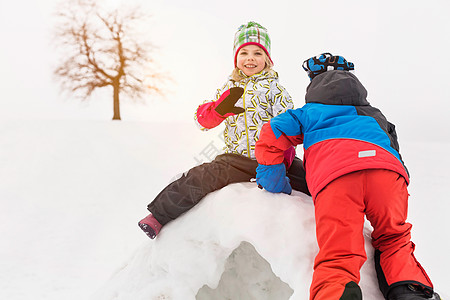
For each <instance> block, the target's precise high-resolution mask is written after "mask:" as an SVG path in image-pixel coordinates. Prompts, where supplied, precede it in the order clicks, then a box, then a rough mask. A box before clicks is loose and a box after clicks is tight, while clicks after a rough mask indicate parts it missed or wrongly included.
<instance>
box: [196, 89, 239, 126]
mask: <svg viewBox="0 0 450 300" xmlns="http://www.w3.org/2000/svg"><path fill="white" fill-rule="evenodd" d="M243 93H244V89H243V88H241V87H232V88H231V89H229V90H227V91H225V92H224V93H223V94H222V95H221V96H220V98H219V99H218V100H217V101H213V102H207V103H205V104H202V105H200V106H199V107H198V108H197V121H198V122H199V123H200V124H201V125H202V126H203V127H205V128H214V127H216V126H217V125H219V124H220V123H221V122H222V121H223V120H225V119H226V118H227V117H229V116H233V115H236V114H240V113H243V112H244V111H245V110H244V109H243V108H242V107H236V106H234V105H235V104H236V102H237V101H238V100H239V98H240V97H241V96H242V94H243Z"/></svg>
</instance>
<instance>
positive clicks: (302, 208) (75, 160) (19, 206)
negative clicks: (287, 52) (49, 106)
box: [0, 121, 450, 300]
mask: <svg viewBox="0 0 450 300" xmlns="http://www.w3.org/2000/svg"><path fill="white" fill-rule="evenodd" d="M0 125H1V126H0V149H1V150H0V180H1V187H0V205H1V209H0V223H1V224H0V236H1V240H2V246H1V247H0V299H13V300H14V299H30V298H31V299H45V300H53V299H55V300H56V299H58V300H59V299H66V300H70V299H93V300H94V299H95V300H112V299H115V300H119V299H126V300H139V299H146V300H149V299H151V300H154V299H155V300H156V299H159V300H161V299H174V300H175V299H183V300H188V299H199V300H205V299H233V300H234V299H277V300H278V299H307V298H308V291H309V285H310V282H311V276H312V265H313V260H314V256H315V254H316V253H317V245H316V242H315V233H314V214H313V203H312V200H311V198H310V197H308V196H306V195H304V194H302V193H299V192H294V193H293V194H292V195H285V194H271V193H268V192H266V191H263V190H260V189H258V188H257V187H256V185H255V183H253V182H248V183H238V184H233V185H230V186H227V187H225V188H223V189H222V190H219V191H216V192H214V193H211V194H209V195H208V196H206V197H205V198H204V199H203V200H202V201H201V202H200V204H199V205H197V206H196V207H194V208H193V209H192V210H190V211H189V212H188V213H186V214H184V215H182V216H181V217H180V218H178V219H177V220H176V221H174V222H171V223H169V224H167V225H166V226H165V227H164V228H163V229H162V231H161V233H160V235H159V236H158V237H157V238H156V239H155V240H150V239H148V238H147V237H146V236H145V234H144V233H142V232H141V231H140V229H139V228H138V226H137V222H138V221H139V220H140V219H141V218H143V217H144V216H145V215H146V214H147V211H146V205H147V203H148V202H150V201H151V200H152V199H153V197H154V196H156V194H157V193H159V191H160V190H161V189H162V188H164V187H165V186H166V185H167V184H168V183H169V182H170V180H172V179H173V178H174V176H175V175H176V174H179V173H181V172H183V171H186V170H188V169H189V168H191V167H192V166H194V165H195V164H196V163H199V162H200V161H201V160H207V157H206V153H210V154H211V152H210V151H209V152H207V151H205V149H215V148H216V147H217V148H220V147H221V141H220V139H219V138H218V137H217V136H218V135H220V134H219V133H220V130H218V131H215V132H213V133H204V132H200V131H198V129H197V128H195V125H193V124H165V123H154V124H152V123H139V122H86V121H83V122H78V121H29V122H27V121H3V122H2V123H1V124H0ZM175 141H176V143H175ZM400 141H401V140H400ZM211 145H213V146H214V147H211ZM401 145H402V147H403V151H402V153H403V158H404V159H405V161H406V163H407V165H408V166H409V169H410V171H411V173H412V174H413V180H412V183H411V186H410V193H411V198H410V216H409V218H410V219H409V221H410V222H412V223H413V225H414V227H413V240H414V242H415V243H416V245H417V248H416V256H417V258H418V259H419V261H420V262H421V263H422V265H423V266H424V267H425V269H426V270H427V272H428V273H429V275H430V277H431V279H432V280H433V282H434V284H435V287H436V290H437V291H438V292H439V293H440V294H441V295H442V296H443V298H448V296H447V295H448V290H447V291H446V290H445V289H448V286H447V283H448V282H450V278H449V275H448V272H446V271H447V270H448V269H449V260H448V256H447V255H448V253H449V250H450V246H449V242H448V237H447V232H448V229H449V226H448V222H447V221H446V215H447V213H448V211H449V210H448V208H449V203H448V201H447V199H446V195H447V192H446V190H444V189H445V187H446V183H448V179H449V177H448V174H447V173H446V170H448V168H449V166H450V163H449V159H448V156H446V153H447V152H448V150H449V148H450V147H449V146H450V145H449V144H448V143H436V144H430V143H428V144H420V143H409V144H407V146H405V145H404V144H401ZM424 153H426V155H424ZM370 231H371V228H370V225H369V224H368V223H366V226H365V229H364V236H365V240H366V245H365V246H366V251H367V256H368V259H367V262H366V264H365V265H364V266H363V269H362V271H361V282H360V285H361V287H362V290H363V295H364V299H366V300H378V299H382V296H381V294H380V292H379V290H378V287H377V281H376V275H375V271H374V265H373V248H372V247H371V245H370ZM446 293H447V294H446Z"/></svg>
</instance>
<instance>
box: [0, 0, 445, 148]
mask: <svg viewBox="0 0 450 300" xmlns="http://www.w3.org/2000/svg"><path fill="white" fill-rule="evenodd" d="M57 2H58V1H50V0H43V1H32V0H23V1H7V0H0V37H1V47H0V66H1V68H0V88H1V91H2V96H1V97H0V107H1V109H0V118H2V119H5V118H8V119H9V118H12V119H16V118H19V119H34V118H38V119H93V120H110V119H111V118H112V97H110V96H109V95H102V94H97V95H95V96H94V98H92V99H91V100H90V101H89V102H79V101H78V100H75V99H72V98H70V97H69V96H68V95H65V94H60V93H59V86H58V85H57V84H56V83H55V82H54V81H53V78H52V68H53V67H54V66H55V65H56V63H57V61H55V50H54V48H52V46H51V38H50V37H51V30H52V22H53V19H52V17H51V13H52V12H53V11H54V7H55V4H56V3H57ZM115 2H119V1H114V2H112V1H108V3H109V4H110V5H112V4H111V3H115ZM134 2H138V3H143V5H144V8H145V9H146V10H148V11H149V12H150V14H152V15H153V18H152V22H151V26H149V28H148V29H145V32H147V33H148V37H149V40H150V41H152V42H153V43H154V44H155V45H157V46H158V47H159V52H158V53H157V59H158V65H159V66H160V68H161V70H162V71H165V72H167V73H168V74H169V75H170V76H171V77H172V78H173V82H172V83H171V84H170V86H169V87H168V91H167V96H166V99H165V100H164V99H160V98H157V99H148V100H147V101H146V103H145V104H138V103H132V102H123V103H122V106H121V109H122V111H121V112H122V119H123V120H126V121H146V122H147V121H153V120H155V121H165V120H169V121H170V120H175V119H176V120H180V121H186V122H189V121H191V119H192V116H193V112H194V110H195V108H196V107H197V105H198V104H200V103H201V102H203V100H206V99H210V98H212V95H213V94H214V92H215V90H216V89H217V88H218V87H219V86H220V85H222V83H223V82H224V81H225V80H226V77H227V76H228V74H229V73H230V72H231V69H232V67H233V62H232V59H233V54H232V43H233V36H234V32H235V30H236V29H237V27H238V26H239V25H240V24H242V23H245V22H247V21H249V20H254V21H257V22H259V23H261V24H262V25H263V26H265V27H266V28H268V30H269V33H270V35H271V39H272V59H273V60H274V62H275V70H276V71H278V72H279V75H280V81H281V84H282V85H284V86H285V87H286V88H287V90H288V91H289V93H290V94H291V95H292V96H293V98H294V102H295V104H296V107H300V106H301V105H302V104H303V101H304V92H305V88H306V86H307V84H308V82H309V80H308V79H307V76H306V74H305V73H304V71H303V70H302V69H301V63H302V62H303V60H305V59H307V58H309V57H311V56H313V55H317V54H320V53H322V52H331V53H333V54H339V55H343V56H344V57H346V58H347V59H348V60H349V61H352V62H353V63H355V67H356V74H357V76H358V77H359V78H360V80H361V81H362V83H363V84H364V85H365V86H366V88H367V90H368V91H369V97H368V100H369V101H370V102H371V104H372V105H373V106H376V107H378V108H380V109H382V111H383V112H384V114H385V115H386V116H387V117H388V119H389V120H390V121H391V122H393V123H395V124H396V125H397V130H398V132H399V134H400V141H401V140H402V137H404V138H408V139H415V138H418V137H427V138H434V139H436V140H439V139H445V140H446V141H448V140H450V133H449V132H450V130H449V128H448V126H447V124H446V122H445V121H446V120H447V118H448V117H447V115H448V113H449V112H450V109H449V104H448V103H449V101H450V92H449V90H448V88H447V86H448V79H449V77H448V75H447V73H448V71H447V70H449V69H450V60H449V59H448V57H447V53H450V42H449V36H450V22H449V21H447V15H448V11H450V4H449V2H448V1H446V0H429V1H418V0H412V1H406V0H399V1H388V0H382V1H361V0H344V1H339V2H336V1H332V0H326V1H325V0H319V1H305V0H301V1H292V0H278V1H268V0H262V1H258V2H255V1H252V2H250V1H241V0H230V1H226V2H212V1H208V0H192V1H184V0H174V1H162V0H160V1H156V0H134Z"/></svg>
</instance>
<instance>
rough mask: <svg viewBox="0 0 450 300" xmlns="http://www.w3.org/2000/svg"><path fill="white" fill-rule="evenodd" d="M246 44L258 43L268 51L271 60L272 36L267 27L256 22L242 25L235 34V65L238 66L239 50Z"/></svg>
mask: <svg viewBox="0 0 450 300" xmlns="http://www.w3.org/2000/svg"><path fill="white" fill-rule="evenodd" d="M246 45H257V46H259V47H261V48H262V49H263V50H264V52H266V54H267V56H268V57H269V59H270V61H271V62H272V63H273V61H272V58H271V57H270V37H269V34H268V33H267V29H266V28H264V27H263V26H261V25H260V24H258V23H256V22H248V23H247V24H243V25H241V26H240V27H239V28H238V30H237V32H236V34H235V35H234V47H233V52H234V66H236V57H237V54H238V52H239V50H240V49H241V48H242V47H244V46H246Z"/></svg>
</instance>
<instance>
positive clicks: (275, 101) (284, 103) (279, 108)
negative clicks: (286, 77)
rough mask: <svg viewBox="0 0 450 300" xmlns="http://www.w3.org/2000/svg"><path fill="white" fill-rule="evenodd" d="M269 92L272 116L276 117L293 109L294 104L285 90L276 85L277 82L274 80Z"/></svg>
mask: <svg viewBox="0 0 450 300" xmlns="http://www.w3.org/2000/svg"><path fill="white" fill-rule="evenodd" d="M270 90H271V99H270V100H271V101H270V102H271V104H272V113H273V116H278V115H279V114H281V113H284V112H285V111H287V110H288V109H293V108H294V102H293V101H292V98H291V95H289V93H288V92H287V90H286V89H285V88H284V87H283V86H282V85H281V84H279V83H278V80H274V81H272V82H271V85H270Z"/></svg>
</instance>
